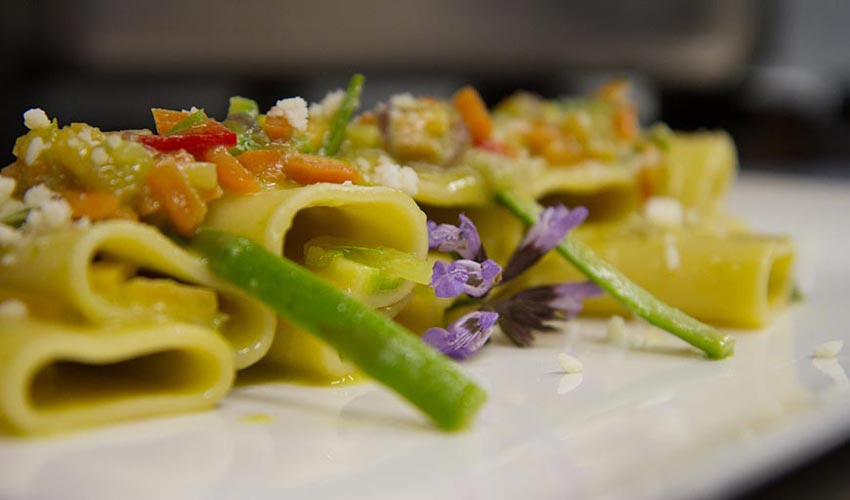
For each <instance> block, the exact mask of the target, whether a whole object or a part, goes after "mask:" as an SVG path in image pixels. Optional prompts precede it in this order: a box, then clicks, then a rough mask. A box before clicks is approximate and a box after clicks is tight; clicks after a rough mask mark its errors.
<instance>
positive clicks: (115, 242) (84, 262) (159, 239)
mask: <svg viewBox="0 0 850 500" xmlns="http://www.w3.org/2000/svg"><path fill="white" fill-rule="evenodd" d="M139 271H144V272H146V273H154V274H153V276H151V277H144V276H141V277H140V276H137V274H138V273H139ZM0 287H3V288H7V289H13V290H17V291H20V292H23V293H27V294H28V295H30V296H32V295H39V294H40V295H45V296H47V297H49V298H50V300H51V301H52V302H53V304H54V306H53V307H60V308H62V307H64V308H65V309H66V311H67V312H68V313H69V314H71V315H72V317H74V316H77V317H79V318H82V319H85V320H87V321H89V322H92V323H95V324H103V323H108V322H116V321H127V320H145V319H148V318H150V317H151V316H154V317H161V318H162V317H167V318H174V317H175V316H176V317H178V318H179V319H180V320H183V321H193V322H196V323H199V324H201V325H203V326H207V327H217V326H219V324H220V326H221V330H222V333H223V335H224V337H225V338H226V339H227V341H228V342H229V343H230V344H231V346H232V350H233V355H234V362H235V364H236V367H237V368H243V367H245V366H249V365H251V364H253V363H255V362H256V361H257V360H259V359H260V358H261V357H262V356H263V355H265V353H266V351H268V349H269V346H270V345H271V342H272V338H273V336H274V328H275V319H274V315H273V314H272V313H271V312H270V311H269V310H268V309H266V308H265V307H264V306H262V305H261V304H259V303H258V302H256V301H255V300H253V299H250V298H248V297H246V296H245V295H244V294H242V293H241V292H239V291H238V290H236V289H234V288H232V287H231V286H229V285H227V284H225V283H222V282H221V281H219V280H218V279H216V278H215V277H214V276H212V274H211V273H210V272H209V271H208V270H207V268H206V266H205V264H204V263H203V261H202V260H201V259H200V258H198V257H196V256H194V255H192V254H190V253H189V252H187V251H185V250H183V249H182V248H180V247H179V246H178V245H176V244H175V243H174V242H172V241H171V240H169V239H168V238H166V237H165V236H163V235H162V233H160V232H159V231H158V230H156V229H155V228H153V227H151V226H148V225H145V224H139V223H136V222H128V221H108V222H102V223H98V224H93V225H91V226H87V227H81V226H72V225H69V226H66V227H64V228H61V229H57V230H55V231H51V232H49V233H46V234H44V235H39V236H36V237H32V238H29V239H28V240H27V241H26V242H25V243H24V244H22V245H19V246H17V247H15V248H13V249H11V250H10V251H8V252H7V253H6V257H5V258H4V259H3V261H2V262H0ZM40 309H41V308H40ZM181 316H182V317H181Z"/></svg>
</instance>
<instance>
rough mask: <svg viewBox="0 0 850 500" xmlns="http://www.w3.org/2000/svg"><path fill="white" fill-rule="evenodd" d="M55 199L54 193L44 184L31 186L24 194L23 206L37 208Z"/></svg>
mask: <svg viewBox="0 0 850 500" xmlns="http://www.w3.org/2000/svg"><path fill="white" fill-rule="evenodd" d="M55 198H56V193H54V192H53V191H51V190H50V188H48V187H47V186H45V185H44V184H38V185H37V186H33V187H31V188H29V189H28V190H27V192H26V193H24V204H25V205H26V206H27V207H29V208H38V207H40V206H42V205H44V204H45V203H47V202H48V201H50V200H53V199H55Z"/></svg>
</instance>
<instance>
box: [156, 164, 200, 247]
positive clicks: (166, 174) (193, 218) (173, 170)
mask: <svg viewBox="0 0 850 500" xmlns="http://www.w3.org/2000/svg"><path fill="white" fill-rule="evenodd" d="M145 182H146V183H147V185H148V188H150V190H151V195H152V196H153V198H154V199H155V200H156V201H158V202H159V203H160V204H161V205H162V208H163V210H164V211H165V214H166V215H167V216H168V220H169V221H170V222H171V224H172V225H173V226H174V228H175V229H177V231H178V232H179V233H180V234H182V235H184V236H188V235H191V234H192V233H193V232H194V231H195V229H196V228H197V227H198V226H199V225H200V224H201V222H203V220H204V216H206V214H207V206H206V204H204V202H203V200H202V199H201V197H200V195H199V194H198V192H197V191H196V190H195V188H194V187H192V184H191V183H190V182H189V178H188V177H187V176H186V174H184V173H183V172H181V171H180V169H179V168H177V165H175V164H174V163H173V162H172V161H161V162H159V163H157V164H156V165H155V166H154V167H153V168H151V170H150V172H148V176H147V177H146V178H145Z"/></svg>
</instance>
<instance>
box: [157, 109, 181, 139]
mask: <svg viewBox="0 0 850 500" xmlns="http://www.w3.org/2000/svg"><path fill="white" fill-rule="evenodd" d="M151 114H153V121H154V124H156V133H157V134H159V135H163V134H165V133H166V132H168V131H169V130H171V129H172V128H174V126H175V125H177V124H178V123H180V122H181V121H183V120H185V119H186V118H189V115H190V114H191V113H189V112H188V111H174V110H171V109H162V108H153V109H151Z"/></svg>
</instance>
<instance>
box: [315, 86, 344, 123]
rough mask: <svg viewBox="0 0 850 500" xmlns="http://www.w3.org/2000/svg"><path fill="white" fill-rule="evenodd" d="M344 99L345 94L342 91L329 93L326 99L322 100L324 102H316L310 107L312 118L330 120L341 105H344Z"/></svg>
mask: <svg viewBox="0 0 850 500" xmlns="http://www.w3.org/2000/svg"><path fill="white" fill-rule="evenodd" d="M343 97H345V92H343V91H342V90H340V89H337V90H334V91H333V92H329V93H328V94H327V95H326V96H325V98H324V99H322V102H318V103H316V102H314V103H313V104H311V105H310V110H309V113H310V116H311V117H324V118H330V117H331V116H332V115H333V114H334V113H336V110H337V109H339V106H340V104H342V98H343Z"/></svg>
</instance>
